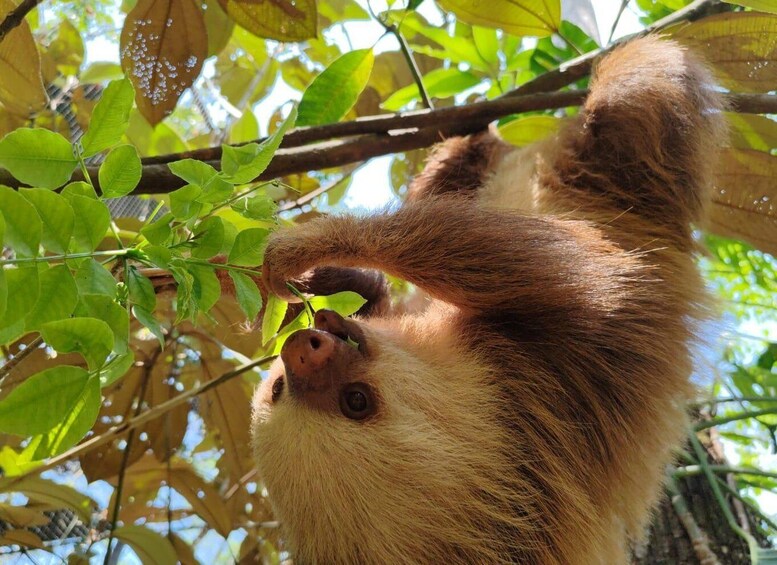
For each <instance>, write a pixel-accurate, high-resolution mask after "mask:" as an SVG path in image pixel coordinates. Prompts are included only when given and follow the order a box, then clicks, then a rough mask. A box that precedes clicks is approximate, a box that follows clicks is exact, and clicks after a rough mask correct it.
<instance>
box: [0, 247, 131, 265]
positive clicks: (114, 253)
mask: <svg viewBox="0 0 777 565" xmlns="http://www.w3.org/2000/svg"><path fill="white" fill-rule="evenodd" d="M131 251H132V250H131V249H113V250H110V251H89V252H85V253H66V254H64V255H45V256H43V257H22V258H21V259H0V267H4V266H6V265H20V264H24V263H51V262H53V261H65V260H67V259H83V258H85V257H111V258H115V257H121V256H122V255H128V254H129V253H130V252H131Z"/></svg>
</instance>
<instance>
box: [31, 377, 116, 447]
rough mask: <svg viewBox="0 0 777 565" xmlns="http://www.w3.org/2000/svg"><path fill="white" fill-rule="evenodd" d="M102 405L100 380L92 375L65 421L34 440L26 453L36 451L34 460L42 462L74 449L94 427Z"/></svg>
mask: <svg viewBox="0 0 777 565" xmlns="http://www.w3.org/2000/svg"><path fill="white" fill-rule="evenodd" d="M101 404H102V398H101V396H100V379H99V378H98V377H97V376H95V375H92V376H90V377H89V380H87V381H86V385H85V386H84V389H83V391H82V392H81V394H80V395H79V397H78V398H77V399H76V402H75V403H74V404H73V406H72V407H71V409H70V410H69V411H68V413H67V415H66V417H65V418H64V420H62V421H61V422H59V423H58V424H57V425H56V426H55V427H54V428H53V429H52V430H51V431H49V432H48V433H46V434H43V435H40V436H38V437H36V438H33V439H32V440H31V441H30V445H28V446H27V447H26V448H25V451H27V450H34V453H33V456H32V458H33V459H35V460H40V459H45V458H47V457H53V456H55V455H59V454H60V453H62V452H64V451H65V450H67V449H69V448H71V447H73V446H74V445H75V444H76V443H78V442H79V440H80V439H81V438H83V437H84V436H85V435H86V434H87V432H88V431H89V430H91V429H92V426H94V423H95V422H96V421H97V415H98V414H99V413H100V405H101Z"/></svg>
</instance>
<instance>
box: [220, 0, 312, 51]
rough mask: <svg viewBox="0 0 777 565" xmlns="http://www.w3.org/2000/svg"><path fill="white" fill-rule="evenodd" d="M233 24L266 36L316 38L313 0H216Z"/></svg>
mask: <svg viewBox="0 0 777 565" xmlns="http://www.w3.org/2000/svg"><path fill="white" fill-rule="evenodd" d="M219 4H221V7H222V8H224V11H225V12H226V13H227V14H229V15H230V16H231V17H232V19H233V20H235V23H237V24H238V25H241V26H243V27H244V28H245V29H247V30H248V31H250V32H251V33H253V34H254V35H258V36H259V37H266V38H268V39H277V40H279V41H302V40H303V39H309V38H311V37H316V21H317V17H318V16H317V12H316V0H267V1H263V0H219Z"/></svg>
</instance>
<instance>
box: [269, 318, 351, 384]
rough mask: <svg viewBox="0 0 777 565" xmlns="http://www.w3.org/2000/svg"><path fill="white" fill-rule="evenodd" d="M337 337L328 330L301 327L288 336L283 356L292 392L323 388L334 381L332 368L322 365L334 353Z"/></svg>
mask: <svg viewBox="0 0 777 565" xmlns="http://www.w3.org/2000/svg"><path fill="white" fill-rule="evenodd" d="M337 339H338V338H337V337H335V336H334V335H332V334H330V333H328V332H326V331H321V330H300V331H298V332H295V333H294V334H292V335H291V336H290V337H289V339H288V340H286V343H284V344H283V348H282V349H281V359H282V360H283V364H284V365H285V367H286V380H287V381H288V384H289V388H290V389H291V391H292V393H294V392H303V391H305V390H308V389H310V390H315V391H322V390H324V389H326V388H327V387H329V386H330V385H331V380H332V379H331V375H330V374H329V373H330V371H324V370H323V369H324V368H325V367H326V366H327V365H328V364H329V362H330V361H331V360H332V358H333V357H334V356H335V351H336V346H337V344H336V340H337Z"/></svg>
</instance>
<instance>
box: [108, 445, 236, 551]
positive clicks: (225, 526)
mask: <svg viewBox="0 0 777 565" xmlns="http://www.w3.org/2000/svg"><path fill="white" fill-rule="evenodd" d="M163 482H167V484H168V485H169V486H170V487H172V488H174V489H175V490H176V491H177V492H178V493H179V494H180V495H181V496H183V497H184V498H185V499H186V500H187V502H188V503H189V504H191V506H192V509H193V510H194V512H195V513H196V514H197V515H198V516H200V518H202V519H203V520H205V521H206V522H207V523H208V524H209V525H210V527H212V528H213V529H215V530H216V531H217V532H218V533H220V534H221V535H222V536H224V537H226V536H228V535H229V532H231V531H232V517H231V515H230V513H229V512H228V511H227V507H226V505H225V504H224V500H223V499H222V498H221V496H220V495H219V493H218V492H217V491H216V489H215V488H214V487H213V485H211V484H209V483H206V482H205V480H204V479H203V478H202V477H200V476H199V475H198V474H197V473H196V472H195V471H194V469H192V468H191V466H190V465H189V464H188V463H186V462H185V461H182V460H180V459H175V460H172V461H171V462H170V467H169V469H168V465H167V464H165V463H160V462H159V461H157V460H156V459H154V458H153V457H149V456H146V457H144V458H142V459H141V460H140V461H138V462H137V463H136V464H134V465H133V466H132V467H130V468H129V469H127V471H126V473H125V476H124V485H125V490H124V493H123V495H122V496H123V499H124V500H129V499H130V498H131V497H133V495H134V494H135V493H139V492H145V491H148V490H149V489H151V490H152V491H153V490H156V489H157V488H158V487H159V485H160V484H161V483H163ZM114 502H115V501H114V500H111V508H109V512H110V511H111V509H112V507H113V504H114Z"/></svg>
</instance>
